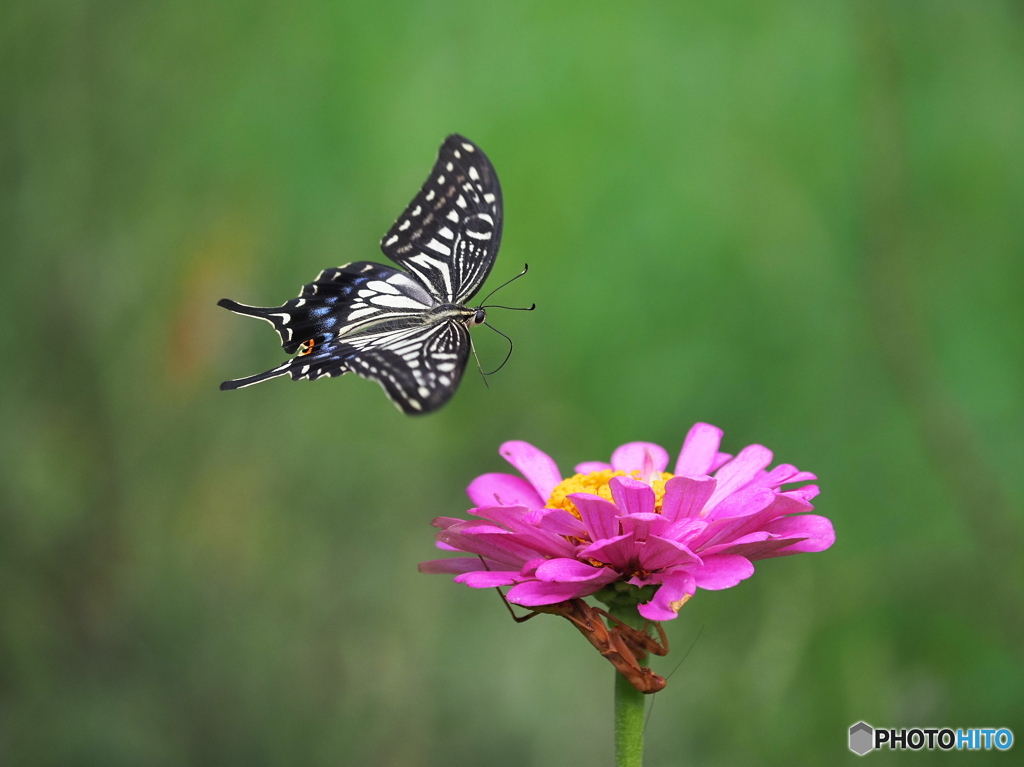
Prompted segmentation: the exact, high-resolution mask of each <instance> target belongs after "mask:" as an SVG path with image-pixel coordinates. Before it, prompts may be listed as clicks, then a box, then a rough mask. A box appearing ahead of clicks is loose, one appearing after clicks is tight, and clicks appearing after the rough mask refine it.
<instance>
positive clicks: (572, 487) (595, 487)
mask: <svg viewBox="0 0 1024 767" xmlns="http://www.w3.org/2000/svg"><path fill="white" fill-rule="evenodd" d="M658 476H660V479H654V480H653V481H651V483H650V485H651V487H652V488H653V489H654V511H655V512H656V513H658V514H661V502H662V499H663V498H664V497H665V483H666V482H668V481H669V480H670V479H672V477H674V476H675V475H674V474H669V473H668V472H667V471H663V472H661V473H660V474H659V475H658ZM612 477H632V478H633V479H640V472H639V471H613V470H612V469H602V470H601V471H592V472H590V473H589V474H574V475H573V476H571V477H569V478H568V479H563V480H562V481H561V482H559V483H558V484H557V485H555V489H554V490H552V491H551V497H550V498H548V502H547V503H546V504H544V505H545V506H546V507H547V508H549V509H565V510H566V511H568V512H569V513H570V514H572V515H573V516H574V517H576V518H577V519H580V513H579V511H578V510H577V509H576V507H575V506H574V505H573V502H572V501H570V500H569V499H568V498H567V497H566V496H568V495H572V494H573V493H591V494H592V495H599V496H601V497H602V498H604V499H605V500H606V501H609V502H612V503H614V501H613V500H612V489H611V488H610V487H609V486H608V483H609V482H610V481H611V479H612Z"/></svg>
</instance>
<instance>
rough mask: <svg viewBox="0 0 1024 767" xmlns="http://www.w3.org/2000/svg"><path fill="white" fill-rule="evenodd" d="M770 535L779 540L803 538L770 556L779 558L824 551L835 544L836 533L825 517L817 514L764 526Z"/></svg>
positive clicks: (803, 515)
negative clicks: (777, 537) (775, 536)
mask: <svg viewBox="0 0 1024 767" xmlns="http://www.w3.org/2000/svg"><path fill="white" fill-rule="evenodd" d="M765 530H767V531H768V532H769V533H771V534H772V535H777V536H779V537H780V538H803V539H804V540H800V541H797V542H794V543H793V544H792V545H790V546H787V547H786V548H785V549H784V550H782V551H779V552H778V553H775V554H773V555H772V556H776V557H781V556H785V555H787V554H799V553H801V552H812V551H824V550H825V549H827V548H828V547H829V546H831V545H832V544H833V543H835V542H836V532H835V530H834V529H833V527H832V522H830V521H829V520H828V519H827V518H826V517H821V516H818V515H817V514H800V515H799V516H795V517H783V518H781V519H776V520H775V521H773V522H769V523H768V524H767V525H765Z"/></svg>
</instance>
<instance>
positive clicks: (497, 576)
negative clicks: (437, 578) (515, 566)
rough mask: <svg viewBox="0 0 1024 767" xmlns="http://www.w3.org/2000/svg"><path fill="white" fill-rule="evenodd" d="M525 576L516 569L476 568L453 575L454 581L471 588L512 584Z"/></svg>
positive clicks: (524, 578) (522, 579)
mask: <svg viewBox="0 0 1024 767" xmlns="http://www.w3.org/2000/svg"><path fill="white" fill-rule="evenodd" d="M477 564H479V560H477ZM524 580H526V577H525V576H524V575H523V574H522V573H520V572H519V571H518V570H476V571H474V572H471V573H463V574H462V575H456V576H455V582H456V583H464V584H466V585H467V586H469V587H470V588H473V589H493V588H497V587H499V586H514V585H515V584H517V583H522V582H523V581H524Z"/></svg>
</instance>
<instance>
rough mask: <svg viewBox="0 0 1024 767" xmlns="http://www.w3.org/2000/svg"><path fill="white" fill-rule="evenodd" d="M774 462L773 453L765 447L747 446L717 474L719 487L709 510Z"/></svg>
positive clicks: (712, 497)
mask: <svg viewBox="0 0 1024 767" xmlns="http://www.w3.org/2000/svg"><path fill="white" fill-rule="evenodd" d="M771 462H772V451H771V450H769V449H768V448H766V447H765V446H764V445H747V447H745V448H743V449H742V450H740V452H739V454H738V455H737V456H736V457H735V458H733V459H732V460H731V461H729V463H727V464H725V466H723V467H722V468H721V469H719V470H718V472H717V473H716V474H715V479H717V480H718V487H717V488H715V492H714V495H712V496H711V500H709V501H708V508H712V509H713V508H714V507H715V506H716V505H717V504H718V503H719V502H720V501H721V500H722V499H723V498H725V497H726V496H727V495H730V494H731V493H733V492H735V491H736V490H739V489H740V488H741V487H743V486H744V485H745V484H747V483H748V482H749V481H750V480H752V479H753V478H754V477H755V476H757V473H758V472H759V471H761V469H763V468H764V467H765V466H767V465H768V464H770V463H771Z"/></svg>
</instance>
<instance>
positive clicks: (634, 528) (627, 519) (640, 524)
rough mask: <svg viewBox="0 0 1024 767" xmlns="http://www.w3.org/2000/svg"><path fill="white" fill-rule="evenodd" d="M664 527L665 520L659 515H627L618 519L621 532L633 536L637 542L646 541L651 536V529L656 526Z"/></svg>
mask: <svg viewBox="0 0 1024 767" xmlns="http://www.w3.org/2000/svg"><path fill="white" fill-rule="evenodd" d="M659 523H660V524H661V526H662V527H664V523H665V520H664V519H662V516H661V514H655V513H653V512H652V513H650V514H628V515H625V516H622V517H619V524H620V525H622V532H624V533H628V534H630V535H632V536H633V538H634V539H636V540H637V541H638V542H643V541H646V540H647V539H648V538H649V537H650V535H651V528H652V527H654V526H655V525H657V524H659Z"/></svg>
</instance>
